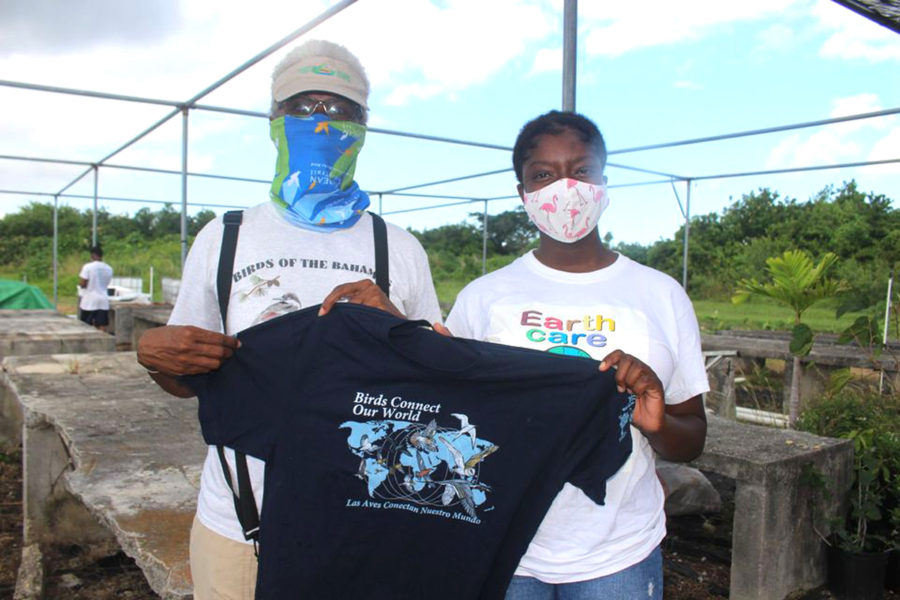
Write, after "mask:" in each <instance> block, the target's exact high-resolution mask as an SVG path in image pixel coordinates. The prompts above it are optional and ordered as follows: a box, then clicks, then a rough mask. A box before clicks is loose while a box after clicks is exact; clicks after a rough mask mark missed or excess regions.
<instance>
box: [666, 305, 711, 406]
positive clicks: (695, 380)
mask: <svg viewBox="0 0 900 600" xmlns="http://www.w3.org/2000/svg"><path fill="white" fill-rule="evenodd" d="M673 304H675V315H676V320H675V327H676V331H677V336H678V338H677V340H678V349H677V352H678V356H677V360H676V361H675V371H674V373H673V374H672V379H671V380H670V382H669V385H668V387H667V389H666V404H680V403H681V402H684V401H686V400H689V399H690V398H693V397H694V396H698V395H700V394H703V393H705V392H708V391H709V379H708V378H707V375H706V367H705V365H704V361H703V351H702V349H701V346H700V327H699V325H698V324H697V316H696V315H695V314H694V307H693V305H691V301H690V298H688V296H687V294H685V293H684V292H683V291H682V290H681V289H680V288H679V290H678V293H676V294H675V295H674V297H673Z"/></svg>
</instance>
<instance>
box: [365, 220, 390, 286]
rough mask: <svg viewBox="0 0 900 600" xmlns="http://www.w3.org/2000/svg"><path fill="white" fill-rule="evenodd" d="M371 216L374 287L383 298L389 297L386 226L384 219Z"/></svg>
mask: <svg viewBox="0 0 900 600" xmlns="http://www.w3.org/2000/svg"><path fill="white" fill-rule="evenodd" d="M369 214H370V215H372V234H373V235H374V237H375V285H377V286H378V287H380V288H381V291H382V292H384V295H385V296H388V297H390V289H391V277H390V275H391V274H390V271H389V269H388V245H387V226H385V224H384V219H382V218H381V216H379V215H376V214H375V213H369Z"/></svg>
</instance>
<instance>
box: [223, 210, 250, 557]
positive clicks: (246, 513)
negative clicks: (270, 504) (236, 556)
mask: <svg viewBox="0 0 900 600" xmlns="http://www.w3.org/2000/svg"><path fill="white" fill-rule="evenodd" d="M242 220H243V211H240V210H230V211H228V212H227V213H225V215H224V216H223V217H222V222H223V223H224V225H225V231H224V232H223V233H222V248H221V251H220V252H219V271H218V275H217V278H216V291H217V293H218V296H219V314H220V315H221V316H222V331H226V326H225V320H226V317H227V315H228V300H229V298H230V296H231V271H232V269H233V268H234V252H235V250H236V249H237V240H238V232H239V231H240V228H241V221H242ZM216 450H217V451H218V454H219V462H221V463H222V472H223V473H224V475H225V483H227V484H228V487H229V489H231V496H232V498H233V499H234V511H235V513H237V518H238V522H240V524H241V529H242V530H243V532H244V539H245V540H252V541H253V550H254V552H255V553H256V554H257V556H259V553H258V549H257V546H256V542H257V540H258V539H259V510H258V509H257V508H256V498H254V497H253V487H252V486H251V485H250V470H249V469H248V468H247V455H245V454H244V453H243V452H238V451H235V452H234V467H235V469H236V470H237V492H235V490H234V483H233V481H232V479H231V470H230V469H229V468H228V461H226V460H225V448H223V447H222V446H216Z"/></svg>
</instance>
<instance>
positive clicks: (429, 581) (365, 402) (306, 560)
mask: <svg viewBox="0 0 900 600" xmlns="http://www.w3.org/2000/svg"><path fill="white" fill-rule="evenodd" d="M317 312H318V306H314V307H310V308H307V309H304V310H301V311H297V312H295V313H291V314H289V315H285V316H283V317H279V318H277V319H274V320H271V321H268V322H265V323H263V324H260V325H257V326H256V327H252V328H250V329H247V330H245V331H243V332H241V333H240V334H239V336H238V337H239V338H240V340H241V347H240V348H239V349H238V350H237V351H236V352H235V354H234V357H233V358H231V359H229V360H228V361H227V362H226V363H225V364H224V366H223V367H222V368H221V369H219V370H218V371H216V372H213V373H210V374H207V375H202V376H194V377H190V378H186V381H187V382H188V383H189V385H191V387H192V388H193V389H194V390H195V391H196V392H197V395H198V397H199V399H200V407H199V412H200V424H201V427H202V430H203V436H204V439H205V440H206V442H207V443H209V444H221V445H225V446H228V447H231V448H234V449H237V450H240V451H242V452H245V453H246V454H249V455H252V456H256V457H258V458H261V459H263V460H265V461H266V476H265V497H264V500H263V506H262V509H261V525H260V555H259V561H260V562H259V575H258V580H257V593H256V596H257V598H276V599H282V598H294V597H297V598H317V599H318V598H340V599H355V598H360V599H362V598H365V599H366V600H377V599H381V598H383V599H391V600H403V599H417V600H418V599H421V598H429V599H431V600H437V599H442V598H446V599H452V600H459V599H474V598H502V597H503V596H504V594H505V590H506V587H507V585H508V584H509V580H510V578H511V577H512V573H513V571H514V570H515V568H516V566H517V565H518V562H519V559H520V558H521V557H522V555H523V554H524V552H525V549H526V548H527V546H528V543H529V542H530V541H531V538H532V537H533V536H534V533H535V531H536V530H537V528H538V526H539V525H540V523H541V520H542V519H543V517H544V515H545V513H546V511H547V509H548V508H549V506H550V504H551V502H552V501H553V498H554V497H555V496H556V494H557V493H558V492H559V490H560V489H561V488H562V486H563V484H564V483H565V482H566V481H569V482H571V483H572V484H573V485H577V486H579V487H580V488H581V489H582V490H583V491H584V492H585V493H586V494H587V495H588V496H589V497H591V498H592V499H594V501H596V502H598V503H602V501H603V497H604V494H605V485H606V480H607V479H608V478H609V477H610V476H612V475H613V474H614V473H615V472H616V471H617V470H618V469H619V468H620V467H621V466H622V464H623V463H624V462H625V460H626V458H627V457H628V455H629V453H630V451H631V434H630V429H629V427H628V424H629V422H630V416H631V409H632V407H633V400H632V399H631V398H629V397H628V396H627V395H625V394H621V393H618V392H617V391H616V386H615V381H614V376H613V375H612V373H611V372H607V373H601V372H599V371H598V368H597V367H598V363H597V362H596V361H594V360H590V359H584V358H576V357H567V356H558V355H553V354H547V353H543V352H538V351H534V350H527V349H521V348H514V347H511V346H503V345H498V344H491V343H487V342H477V341H473V340H465V339H458V338H449V337H445V336H442V335H440V334H438V333H436V332H434V331H432V330H431V329H430V328H428V327H427V326H426V325H427V324H424V323H423V322H419V321H406V320H403V319H399V318H397V317H394V316H393V315H390V314H388V313H386V312H383V311H380V310H376V309H372V308H368V307H364V306H360V305H356V304H339V305H336V306H335V307H334V309H333V310H332V311H331V312H330V313H329V314H328V315H326V316H324V317H318V316H317Z"/></svg>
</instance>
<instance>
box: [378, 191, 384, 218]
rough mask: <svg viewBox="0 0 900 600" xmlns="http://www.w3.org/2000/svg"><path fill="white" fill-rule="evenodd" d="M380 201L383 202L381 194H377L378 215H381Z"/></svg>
mask: <svg viewBox="0 0 900 600" xmlns="http://www.w3.org/2000/svg"><path fill="white" fill-rule="evenodd" d="M382 200H384V198H382V195H381V194H378V214H379V215H380V214H381V213H382V204H381V203H382Z"/></svg>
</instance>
